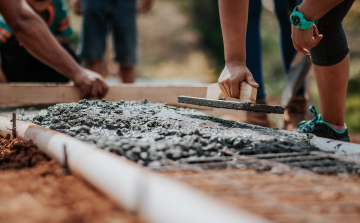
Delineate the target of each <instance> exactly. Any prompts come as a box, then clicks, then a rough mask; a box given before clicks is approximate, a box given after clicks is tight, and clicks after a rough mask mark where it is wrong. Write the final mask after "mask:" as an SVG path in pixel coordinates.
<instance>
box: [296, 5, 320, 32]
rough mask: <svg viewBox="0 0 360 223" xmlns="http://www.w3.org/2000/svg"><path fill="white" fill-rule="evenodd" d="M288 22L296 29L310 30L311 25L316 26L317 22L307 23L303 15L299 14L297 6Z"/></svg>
mask: <svg viewBox="0 0 360 223" xmlns="http://www.w3.org/2000/svg"><path fill="white" fill-rule="evenodd" d="M290 21H291V23H292V24H293V26H295V27H296V28H299V29H310V28H311V27H312V26H313V24H315V25H316V24H317V23H318V21H319V20H316V21H307V20H306V18H305V16H304V14H302V13H301V12H299V10H298V6H296V7H295V8H294V10H293V12H292V13H291V15H290Z"/></svg>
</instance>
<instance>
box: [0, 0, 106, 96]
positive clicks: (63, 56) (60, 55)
mask: <svg viewBox="0 0 360 223" xmlns="http://www.w3.org/2000/svg"><path fill="white" fill-rule="evenodd" d="M0 13H1V14H2V16H3V17H4V19H5V21H6V22H7V24H8V25H9V27H10V28H11V30H12V31H13V33H14V35H15V36H16V38H17V39H18V40H19V42H20V43H21V45H22V46H24V47H25V48H26V50H27V51H28V52H29V53H31V54H32V55H33V56H34V57H36V58H37V59H38V60H40V61H41V62H43V63H45V64H47V65H48V66H50V67H52V68H53V69H55V70H56V71H58V72H59V73H61V74H63V75H64V76H66V77H68V78H70V79H71V80H72V81H73V82H74V83H75V85H76V86H78V87H80V88H81V90H82V97H83V98H86V97H90V96H95V97H102V96H104V95H105V94H106V93H107V90H108V87H107V85H106V84H105V82H104V80H103V78H102V77H101V76H100V75H98V74H97V73H94V72H92V71H89V70H86V69H83V68H81V67H80V66H79V65H78V64H77V63H76V62H75V61H74V60H73V58H72V57H71V56H70V55H69V54H68V53H67V52H66V51H65V50H64V49H63V48H62V47H61V45H60V44H59V43H58V41H56V39H55V37H54V36H53V35H52V34H51V33H50V31H49V29H48V28H47V27H46V25H45V23H44V21H43V20H42V19H41V18H40V17H39V16H38V15H37V14H36V13H35V12H34V11H33V10H32V9H31V8H30V6H29V5H28V4H27V3H26V2H25V0H11V1H9V0H0Z"/></svg>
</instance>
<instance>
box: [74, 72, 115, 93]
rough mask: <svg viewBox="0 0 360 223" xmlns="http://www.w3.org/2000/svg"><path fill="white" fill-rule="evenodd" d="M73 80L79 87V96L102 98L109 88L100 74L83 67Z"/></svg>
mask: <svg viewBox="0 0 360 223" xmlns="http://www.w3.org/2000/svg"><path fill="white" fill-rule="evenodd" d="M73 81H74V84H75V85H76V86H78V87H79V88H80V89H81V98H91V97H96V98H103V97H104V96H105V95H106V93H107V92H108V89H109V88H108V86H107V85H106V83H105V81H104V78H103V77H102V76H101V75H100V74H98V73H95V72H93V71H91V70H88V69H84V68H81V69H80V73H79V74H78V75H77V76H76V77H75V78H74V80H73Z"/></svg>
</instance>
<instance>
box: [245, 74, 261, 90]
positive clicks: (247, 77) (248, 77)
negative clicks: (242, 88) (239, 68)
mask: <svg viewBox="0 0 360 223" xmlns="http://www.w3.org/2000/svg"><path fill="white" fill-rule="evenodd" d="M245 80H246V82H248V84H250V85H251V86H253V87H256V88H257V87H259V84H258V83H256V81H255V79H254V77H253V75H252V74H249V73H246V74H245Z"/></svg>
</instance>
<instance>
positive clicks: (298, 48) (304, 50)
mask: <svg viewBox="0 0 360 223" xmlns="http://www.w3.org/2000/svg"><path fill="white" fill-rule="evenodd" d="M293 45H294V48H295V50H296V51H298V52H300V53H303V54H306V55H310V53H309V51H308V50H306V49H304V48H302V47H300V46H299V45H297V44H296V43H295V42H293Z"/></svg>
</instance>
